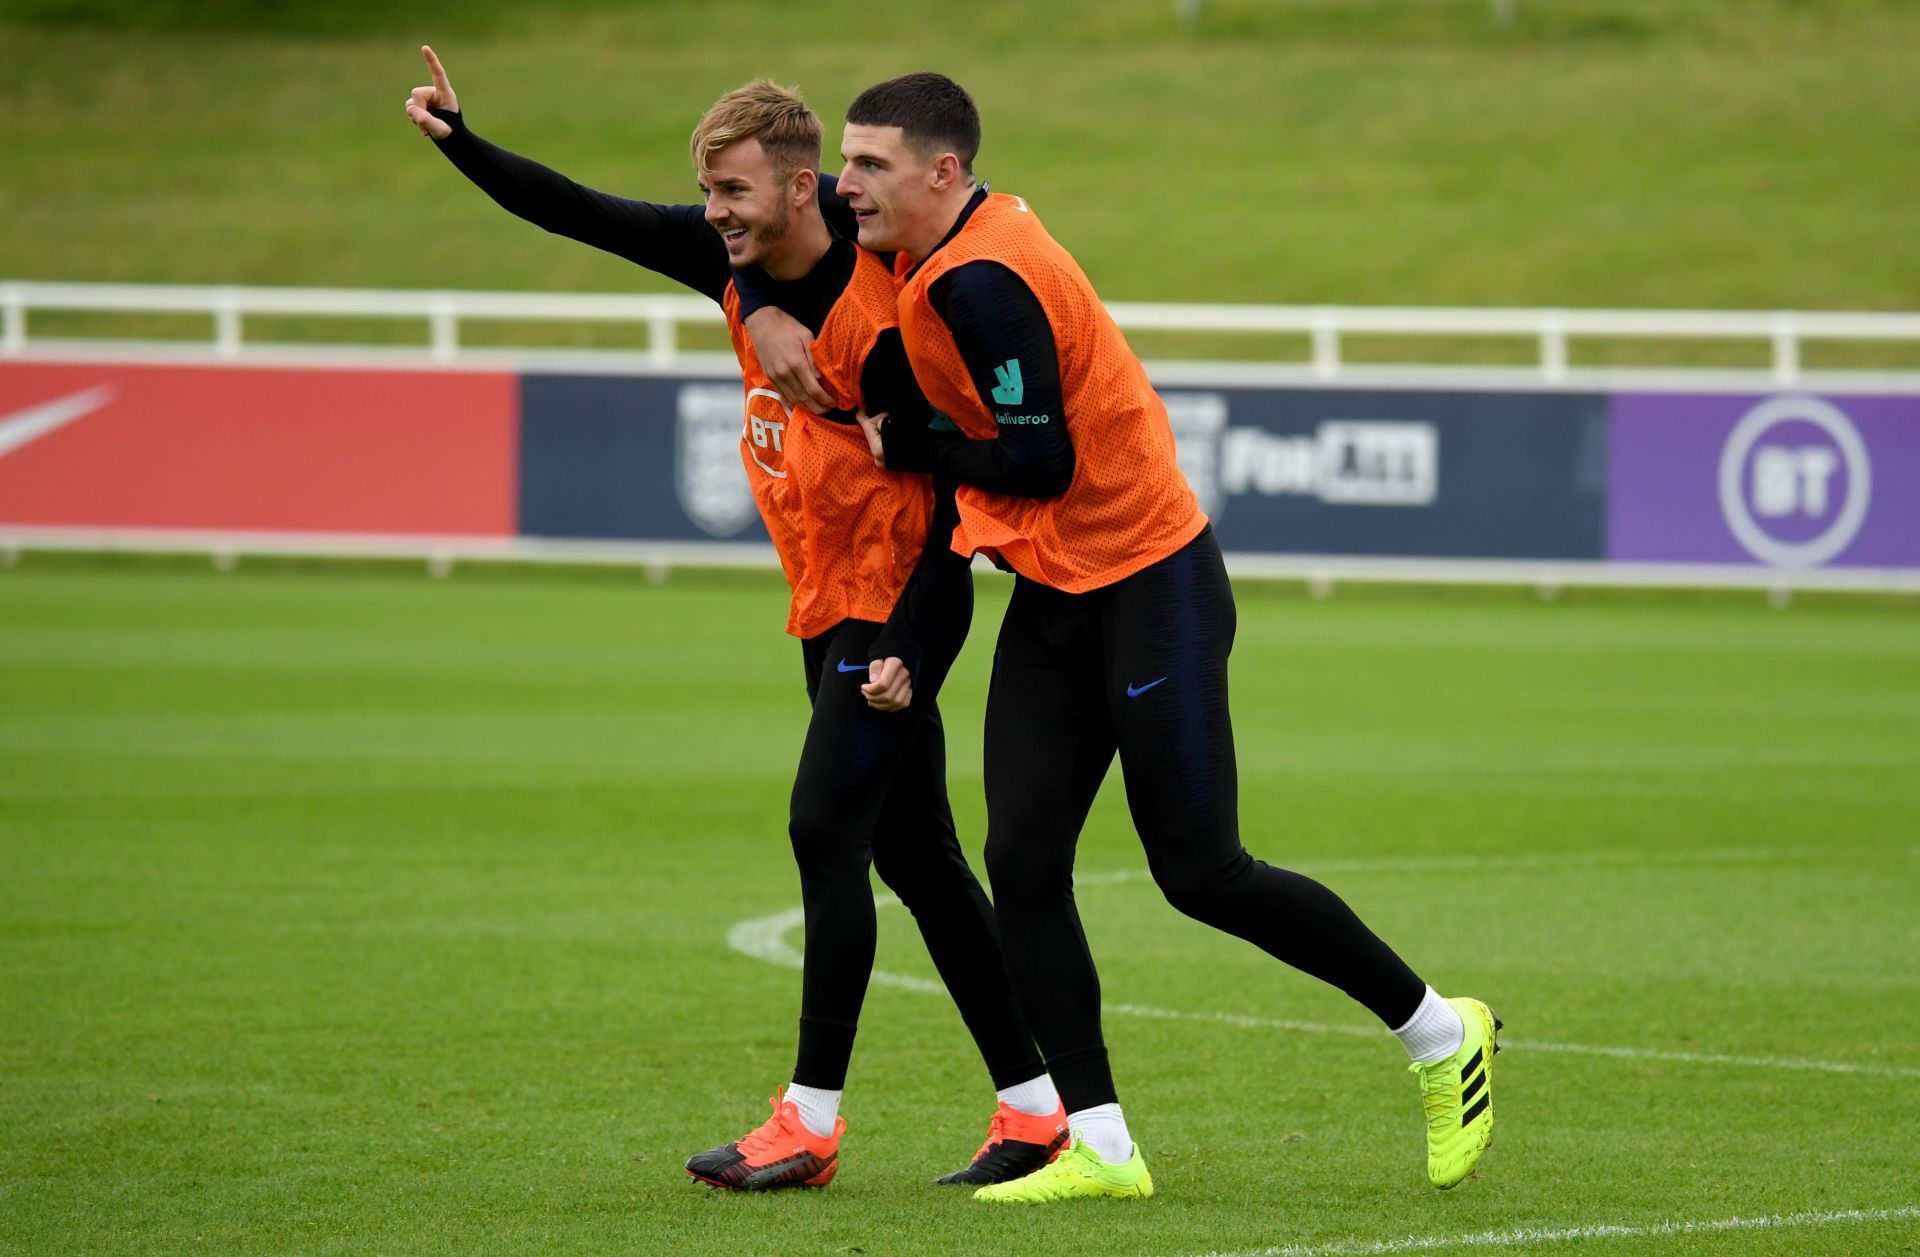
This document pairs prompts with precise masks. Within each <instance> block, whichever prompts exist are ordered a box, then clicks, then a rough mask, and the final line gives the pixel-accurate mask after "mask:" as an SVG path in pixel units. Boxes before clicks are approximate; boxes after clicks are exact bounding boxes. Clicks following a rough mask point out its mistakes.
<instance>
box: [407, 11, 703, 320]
mask: <svg viewBox="0 0 1920 1257" xmlns="http://www.w3.org/2000/svg"><path fill="white" fill-rule="evenodd" d="M420 51H421V54H422V55H423V56H424V57H425V58H426V61H427V68H428V69H429V70H430V71H431V72H432V74H433V82H432V84H431V85H429V86H425V87H416V88H414V89H413V92H412V94H411V95H410V96H408V98H407V106H406V108H407V117H408V119H409V120H410V121H412V123H413V124H414V125H415V126H416V127H418V128H419V129H420V132H421V134H423V135H426V136H427V137H428V138H430V139H432V140H433V141H434V143H435V144H436V145H437V146H438V147H439V149H440V151H441V152H442V153H444V154H445V155H446V157H447V160H449V161H451V162H452V163H453V165H454V167H455V168H456V169H457V170H459V171H460V173H461V174H463V175H465V176H466V177H467V178H469V179H471V180H472V181H473V182H474V183H475V184H476V185H477V186H478V187H479V188H480V190H481V191H483V192H485V193H486V194H487V195H488V196H490V197H492V198H493V199H494V201H495V202H496V203H497V204H499V206H500V207H501V208H502V209H504V210H506V211H507V212H508V213H510V214H514V215H516V216H517V217H520V218H524V219H526V220H527V221H528V222H530V223H532V224H534V225H535V226H537V227H541V228H543V229H545V230H547V231H550V232H552V233H554V234H555V235H558V236H565V237H567V238H568V239H570V240H578V241H579V242H580V243H582V244H588V245H592V246H593V247H594V248H596V249H604V250H606V251H607V252H608V253H612V254H615V255H616V256H619V257H623V258H625V259H627V260H628V261H629V262H633V263H635V264H636V265H639V266H644V267H646V268H647V269H648V270H650V271H653V272H655V273H657V274H660V275H664V276H666V277H667V278H668V279H671V280H673V281H675V282H676V283H680V284H684V285H686V286H687V287H688V288H691V289H693V290H694V291H695V292H699V293H703V294H705V295H706V296H708V297H711V298H712V299H713V300H715V301H719V300H720V299H721V297H722V295H723V294H724V293H725V292H726V288H727V283H728V282H729V280H731V278H732V272H731V271H730V270H729V268H728V265H727V246H726V245H725V243H723V242H722V241H721V239H720V235H719V233H718V232H716V231H714V230H713V228H711V227H709V226H708V225H707V222H706V217H705V210H704V208H703V207H702V206H699V205H656V204H654V203H652V202H650V201H633V200H628V199H627V198H625V197H619V196H612V195H610V194H608V193H605V192H600V191H596V190H595V189H593V188H589V187H586V186H584V185H582V184H578V183H575V182H574V181H573V180H571V179H569V178H567V177H566V176H565V175H562V174H560V173H559V172H558V171H554V170H550V169H548V168H547V167H545V166H542V165H541V164H540V163H538V162H535V161H529V160H528V159H527V158H524V157H521V156H518V155H516V154H514V153H510V152H508V151H507V150H506V149H503V148H500V147H499V146H498V145H495V144H490V143H488V142H487V141H486V140H483V139H481V138H480V137H479V136H478V135H476V134H474V133H473V132H472V131H471V130H469V129H468V128H467V124H466V119H465V116H464V115H463V114H462V113H461V112H460V105H459V100H458V98H457V97H456V96H455V95H454V91H453V86H452V84H451V83H449V82H448V80H447V72H446V69H445V67H443V66H442V65H441V64H440V58H439V57H437V56H435V55H434V51H433V49H432V48H429V47H423V48H421V50H420Z"/></svg>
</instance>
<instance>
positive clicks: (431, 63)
mask: <svg viewBox="0 0 1920 1257" xmlns="http://www.w3.org/2000/svg"><path fill="white" fill-rule="evenodd" d="M420 55H421V56H423V57H425V58H426V59H427V69H429V70H431V71H433V85H434V86H435V87H437V88H439V89H440V90H441V91H443V92H451V91H452V90H453V84H451V83H449V82H447V70H446V67H445V66H443V65H441V64H440V58H438V57H436V56H434V55H433V46H432V45H431V44H421V45H420Z"/></svg>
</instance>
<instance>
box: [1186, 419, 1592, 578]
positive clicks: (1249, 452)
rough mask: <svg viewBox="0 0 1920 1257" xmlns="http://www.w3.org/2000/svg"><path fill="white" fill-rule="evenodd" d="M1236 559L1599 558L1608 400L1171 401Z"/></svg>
mask: <svg viewBox="0 0 1920 1257" xmlns="http://www.w3.org/2000/svg"><path fill="white" fill-rule="evenodd" d="M1160 392H1161V396H1162V397H1164V398H1165V399H1166V403H1167V412H1168V414H1169V416H1170V417H1171V419H1172V421H1173V430H1174V435H1175V438H1176V439H1177V441H1178V444H1179V451H1180V466H1181V469H1182V470H1183V471H1185V472H1186V474H1187V480H1188V481H1189V482H1190V483H1191V484H1192V485H1193V487H1194V491H1195V492H1196V493H1198V494H1199V495H1200V501H1201V504H1202V505H1203V506H1204V507H1205V509H1206V511H1207V513H1208V514H1209V515H1210V516H1212V518H1213V521H1214V528H1215V530H1216V531H1217V532H1218V534H1219V536H1220V544H1221V546H1222V548H1224V549H1226V550H1228V551H1240V552H1269V553H1294V554H1343V555H1393V556H1411V557H1428V558H1438V557H1444V558H1462V559H1541V558H1552V559H1597V558H1600V557H1601V555H1602V552H1603V549H1604V546H1605V540H1606V494H1607V399H1606V397H1605V396H1603V395H1600V394H1588V393H1498V392H1472V393H1470V392H1436V391H1430V390H1398V389H1395V390H1357V389H1277V388H1209V389H1194V388H1179V387H1165V388H1162V389H1161V390H1160Z"/></svg>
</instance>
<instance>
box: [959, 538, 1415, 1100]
mask: <svg viewBox="0 0 1920 1257" xmlns="http://www.w3.org/2000/svg"><path fill="white" fill-rule="evenodd" d="M1233 633H1234V606H1233V590H1232V588H1231V587H1230V586H1229V585H1228V583H1227V573H1226V567H1225V565H1224V564H1223V563H1222V562H1221V558H1220V547H1219V544H1218V543H1217V542H1216V541H1215V540H1214V537H1213V532H1212V530H1211V529H1208V530H1206V531H1204V532H1202V533H1201V534H1200V535H1199V536H1198V537H1196V538H1195V539H1194V540H1193V541H1191V542H1189V543H1188V544H1187V545H1186V546H1185V547H1183V548H1182V549H1180V550H1179V551H1176V552H1175V553H1174V554H1172V555H1171V556H1169V557H1167V558H1165V559H1162V560H1161V561H1160V562H1158V563H1155V564H1153V565H1151V566H1150V567H1147V568H1145V569H1143V570H1141V571H1139V572H1136V573H1134V574H1133V575H1132V576H1129V577H1126V578H1125V579H1123V580H1121V581H1118V582H1116V583H1115V584H1112V585H1109V586H1106V587H1105V588H1102V589H1097V590H1094V591H1093V592H1091V593H1085V594H1065V593H1061V592H1060V591H1058V590H1055V589H1050V588H1048V587H1047V586H1044V585H1040V584H1036V583H1034V582H1033V581H1029V580H1026V579H1025V578H1020V579H1017V580H1016V582H1015V586H1014V592H1013V600H1012V603H1011V604H1010V605H1009V606H1008V608H1007V614H1006V619H1005V621H1004V622H1003V623H1002V624H1001V627H1000V640H999V646H998V650H997V653H996V654H995V658H994V673H993V685H992V690H991V692H990V694H989V696H988V699H987V727H986V778H987V781H986V784H987V873H988V876H989V879H990V880H991V881H992V883H993V900H994V907H995V909H996V910H997V912H998V915H999V919H1000V928H1001V933H1002V937H1003V938H1004V939H1005V941H1006V955H1007V964H1008V968H1009V970H1010V971H1011V972H1012V974H1013V979H1014V986H1015V988H1016V989H1017V990H1018V991H1019V992H1020V999H1021V1003H1022V1005H1023V1006H1024V1007H1025V1008H1026V1010H1027V1017H1028V1019H1029V1021H1030V1022H1031V1023H1032V1025H1033V1029H1034V1033H1035V1035H1036V1037H1037V1038H1038V1040H1039V1043H1040V1049H1041V1051H1042V1052H1043V1053H1045V1055H1046V1060H1047V1068H1048V1071H1049V1072H1050V1073H1051V1074H1052V1075H1053V1080H1054V1082H1055V1084H1056V1085H1058V1087H1059V1088H1060V1095H1061V1098H1062V1099H1063V1100H1065V1101H1066V1106H1067V1109H1068V1111H1069V1112H1073V1111H1078V1110H1080V1109H1085V1108H1091V1107H1092V1106H1094V1105H1097V1104H1104V1103H1107V1102H1109V1101H1112V1100H1114V1099H1115V1098H1116V1097H1115V1093H1114V1087H1113V1075H1112V1072H1111V1070H1110V1069H1109V1067H1108V1064H1107V1051H1106V1046H1105V1043H1104V1041H1103V1040H1102V1038H1101V1034H1100V979H1099V976H1098V975H1097V974H1096V972H1095V971H1094V965H1093V957H1092V955H1091V954H1090V953H1089V952H1088V950H1087V940H1086V935H1085V934H1084V933H1082V931H1081V928H1080V915H1079V911H1078V909H1077V908H1076V907H1075V905H1074V898H1073V854H1074V847H1075V845H1076V843H1077V842H1078V841H1079V836H1080V827H1081V825H1082V824H1083V823H1084V822H1085V820H1086V816H1087V809H1088V808H1089V807H1091V806H1092V804H1093V797H1094V794H1095V793H1096V792H1097V791H1098V790H1099V788H1100V782H1101V779H1102V778H1103V777H1105V776H1106V772H1107V766H1108V765H1109V764H1110V763H1111V762H1112V760H1113V756H1114V753H1115V751H1116V750H1117V751H1118V752H1119V755H1120V765H1121V769H1122V771H1123V772H1124V773H1125V775H1126V784H1127V805H1128V807H1129V808H1130V809H1131V811H1132V813H1133V823H1134V827H1135V828H1136V829H1137V830H1138V831H1139V834H1140V841H1141V843H1142V844H1143V845H1144V846H1145V848H1146V852H1147V863H1148V866H1149V868H1150V869H1151V870H1152V872H1153V877H1154V880H1155V881H1156V882H1158V883H1159V886H1160V889H1161V891H1162V892H1163V893H1164V894H1165V895H1166V897H1167V901H1168V902H1169V903H1171V904H1172V905H1173V906H1174V907H1175V908H1177V909H1179V910H1180V911H1181V912H1183V913H1186V914H1187V915H1188V916H1190V917H1194V918H1196V919H1197V920H1200V921H1203V922H1205V923H1206V924H1208V925H1211V926H1213V927H1215V928H1216V929H1220V930H1225V931H1226V932H1227V933H1229V934H1233V935H1236V936H1238V937H1240V938H1243V939H1246V940H1247V941H1248V942H1250V943H1253V944H1254V945H1256V946H1258V947H1261V948H1263V949H1265V950H1266V951H1267V952H1268V953H1270V954H1271V955H1273V956H1275V957H1277V958H1279V959H1280V960H1283V961H1285V962H1286V963H1287V964H1289V965H1292V966H1294V967H1295V968H1297V969H1300V970H1303V971H1305V972H1306V973H1309V974H1312V975H1313V976H1314V977H1316V978H1320V979H1322V980H1323V981H1326V982H1330V983H1332V984H1333V985H1334V986H1337V987H1339V988H1340V989H1341V990H1343V991H1345V992H1346V993H1347V994H1349V995H1351V996H1352V997H1353V998H1354V999H1356V1000H1358V1001H1359V1002H1360V1003H1362V1004H1364V1005H1366V1007H1367V1008H1369V1009H1370V1010H1372V1012H1373V1013H1374V1015H1376V1016H1378V1017H1379V1018H1380V1019H1381V1020H1382V1021H1384V1022H1385V1023H1387V1025H1388V1026H1399V1025H1401V1024H1403V1023H1404V1022H1405V1021H1406V1020H1407V1019H1408V1018H1410V1017H1411V1016H1412V1015H1413V1012H1414V1010H1415V1008H1417V1007H1418V1006H1419V1003H1420V1000H1421V997H1422V996H1423V995H1424V994H1425V991H1426V986H1425V983H1423V982H1422V981H1421V980H1420V979H1419V978H1418V977H1417V976H1415V974H1414V972H1413V971H1412V970H1411V969H1409V968H1408V967H1407V965H1406V964H1405V963H1404V962H1403V961H1402V960H1401V959H1400V958H1399V957H1398V956H1397V955H1395V954H1394V953H1393V951H1392V949H1390V948H1389V947H1388V946H1387V945H1386V944H1385V943H1383V942H1381V941H1380V939H1379V938H1378V937H1376V936H1375V935H1374V933H1373V932H1372V931H1371V930H1369V929H1368V928H1367V927H1366V926H1365V925H1364V924H1363V923H1362V922H1361V921H1360V918H1359V917H1357V916H1356V915H1354V912H1353V910H1352V909H1351V908H1349V907H1348V906H1347V905H1346V903H1345V902H1343V901H1342V900H1341V899H1340V898H1339V896H1337V895H1335V894H1334V893H1333V892H1332V891H1330V890H1328V889H1327V888H1326V887H1324V886H1322V885H1320V883H1318V882H1316V881H1314V880H1313V879H1311V878H1308V877H1303V876H1301V875H1300V874H1298V873H1290V872H1288V871H1287V870H1285V869H1278V868H1274V867H1272V866H1271V865H1268V864H1263V863H1261V862H1260V861H1258V860H1256V859H1254V858H1253V857H1252V856H1251V855H1249V854H1247V850H1246V848H1245V847H1243V846H1242V845H1241V844H1240V830H1239V819H1238V799H1237V797H1236V796H1237V784H1236V777H1235V769H1234V753H1233V728H1232V723H1231V720H1230V719H1229V716H1228V712H1227V655H1228V653H1229V652H1230V651H1231V650H1232V648H1233Z"/></svg>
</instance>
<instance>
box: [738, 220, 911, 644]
mask: <svg viewBox="0 0 1920 1257" xmlns="http://www.w3.org/2000/svg"><path fill="white" fill-rule="evenodd" d="M723 305H724V306H725V309H726V312H727V331H728V334H729V335H730V336H731V337H732V338H733V352H734V354H735V356H737V357H738V358H739V359H740V374H741V379H742V382H743V384H744V385H745V388H746V394H747V414H746V423H745V424H744V425H743V426H742V427H741V430H740V462H741V464H742V465H743V466H744V467H745V468H746V470H747V482H748V483H749V484H750V485H751V486H752V488H753V500H754V503H755V505H757V506H758V507H759V508H760V518H761V519H762V520H764V521H765V522H766V525H767V532H768V534H769V535H771V536H772V538H773V544H774V548H775V549H777V550H778V551H779V552H780V566H781V567H782V568H784V569H785V571H786V574H787V584H788V585H789V586H791V587H792V589H793V600H792V602H791V603H790V604H789V606H788V610H787V632H789V633H791V634H793V635H794V636H795V637H814V636H816V635H818V634H820V633H824V632H825V631H827V630H828V629H830V628H832V627H833V626H834V625H835V624H838V623H839V622H840V621H842V620H845V619H849V618H851V619H860V620H880V621H884V620H885V619H886V618H887V616H888V615H890V614H892V612H893V604H894V601H895V599H897V598H898V597H899V596H900V591H901V589H903V588H905V586H906V583H907V578H908V577H909V576H911V575H912V574H913V568H914V565H915V564H916V563H917V562H918V561H919V559H920V551H921V549H922V547H923V546H924V544H925V540H926V535H927V523H928V520H929V519H930V518H931V516H932V513H933V488H932V481H931V480H930V479H929V478H928V477H926V476H902V475H895V474H891V473H888V472H884V471H881V470H880V469H879V468H877V467H875V466H874V465H873V455H872V453H871V452H870V451H869V450H868V449H867V440H866V437H865V436H863V435H862V434H861V432H860V428H859V426H858V425H856V424H852V423H834V422H832V421H830V420H827V419H822V418H821V417H819V416H818V415H815V414H813V413H811V412H809V411H806V410H794V409H789V408H788V406H787V405H786V403H785V402H783V401H781V400H780V394H779V393H778V392H776V391H775V390H774V387H773V382H772V381H771V380H770V379H768V378H767V374H766V372H765V371H764V370H762V368H761V366H760V359H759V357H758V356H757V355H756V354H755V353H754V352H753V342H752V341H751V340H749V339H748V337H747V332H746V327H745V325H744V324H742V323H741V321H740V298H739V295H738V294H737V293H735V292H734V289H733V286H732V285H731V284H729V285H728V286H727V291H726V298H725V300H724V302H723ZM894 321H895V315H894V287H893V277H892V276H890V275H888V274H887V269H886V267H884V266H882V265H881V264H880V262H879V261H878V260H877V259H875V258H874V257H873V255H872V254H869V253H866V252H864V251H863V252H862V253H861V254H860V258H859V261H858V262H857V263H856V264H855V266H854V271H853V278H852V279H851V280H849V281H848V282H847V287H846V290H845V291H844V292H842V293H841V294H840V299H839V300H838V301H837V302H835V303H834V306H833V309H832V310H831V311H829V312H828V314H827V321H826V322H825V324H823V325H822V326H821V328H820V335H819V336H818V337H816V338H815V339H814V342H813V361H814V365H815V367H817V368H818V369H819V372H820V377H821V379H822V381H824V382H825V384H826V386H827V389H828V391H829V392H831V393H832V394H833V395H834V400H835V401H837V402H839V403H840V404H841V405H843V406H846V407H848V408H852V407H854V406H857V405H858V404H859V402H860V369H861V367H862V365H863V364H865V362H866V360H867V354H868V352H869V351H871V350H872V348H873V343H874V341H875V340H876V339H877V338H878V337H879V335H880V333H881V332H882V331H884V330H886V329H887V328H889V327H892V326H894Z"/></svg>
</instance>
